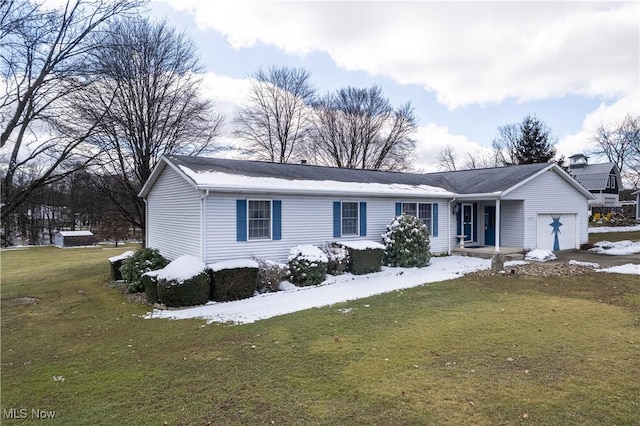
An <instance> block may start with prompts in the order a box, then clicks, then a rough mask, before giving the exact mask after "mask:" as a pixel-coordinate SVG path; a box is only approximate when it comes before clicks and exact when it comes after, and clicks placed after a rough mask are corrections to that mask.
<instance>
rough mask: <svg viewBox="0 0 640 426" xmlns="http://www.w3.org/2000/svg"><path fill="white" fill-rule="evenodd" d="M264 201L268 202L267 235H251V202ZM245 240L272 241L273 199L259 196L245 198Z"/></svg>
mask: <svg viewBox="0 0 640 426" xmlns="http://www.w3.org/2000/svg"><path fill="white" fill-rule="evenodd" d="M260 201H266V202H269V228H268V230H269V236H268V237H258V238H256V237H251V233H250V232H249V228H250V224H251V220H252V219H251V217H250V216H251V215H250V211H251V207H250V205H251V202H260ZM253 220H263V219H253ZM247 241H273V200H270V199H261V198H247Z"/></svg>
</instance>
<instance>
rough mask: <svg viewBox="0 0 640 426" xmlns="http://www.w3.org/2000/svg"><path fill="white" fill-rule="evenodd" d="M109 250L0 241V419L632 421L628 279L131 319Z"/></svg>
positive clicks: (421, 290)
mask: <svg viewBox="0 0 640 426" xmlns="http://www.w3.org/2000/svg"><path fill="white" fill-rule="evenodd" d="M627 238H629V237H627ZM600 239H605V238H600ZM124 250H126V248H122V249H56V248H52V247H46V248H33V249H28V250H22V251H5V252H2V254H1V256H2V259H1V261H2V270H1V272H2V391H1V392H2V410H3V412H2V416H3V418H2V421H1V422H2V424H29V423H31V422H33V423H37V422H40V420H37V419H32V414H33V412H32V410H34V409H35V410H45V411H55V412H56V413H55V419H54V420H50V421H49V422H47V424H64V425H86V424H163V423H166V424H169V425H175V424H197V425H203V424H212V425H214V424H215V425H221V424H223V425H224V424H239V425H240V424H342V425H348V424H354V425H360V424H384V425H386V424H388V425H402V424H416V425H418V424H420V425H422V424H456V425H458V424H473V425H497V424H545V425H572V424H573V425H582V424H590V425H594V424H601V425H612V424H619V425H623V424H624V425H634V424H635V425H637V424H640V398H638V395H640V381H639V380H638V377H640V280H639V279H638V276H632V275H615V274H602V273H592V274H588V275H581V276H575V277H557V278H544V279H543V278H526V279H525V278H518V277H511V276H500V277H483V276H478V275H469V276H466V277H464V278H461V279H458V280H455V281H449V282H443V283H437V284H432V285H429V286H424V287H417V288H414V289H411V290H405V291H402V292H394V293H389V294H386V295H380V296H374V297H370V298H367V299H361V300H357V301H354V302H349V303H343V304H339V305H335V306H331V307H326V308H321V309H311V310H308V311H304V312H299V313H295V314H291V315H286V316H281V317H276V318H272V319H269V320H264V321H260V322H258V323H255V324H248V325H239V326H228V325H216V324H213V325H205V323H204V322H203V321H200V320H182V321H168V320H145V319H143V318H141V316H143V315H144V314H145V313H146V312H147V311H148V308H147V307H146V306H143V305H139V304H133V303H128V302H126V298H125V297H124V296H123V295H122V294H121V293H120V292H119V291H118V290H116V289H113V288H111V287H109V285H108V283H107V281H108V272H109V271H108V262H107V260H106V259H107V258H108V257H111V256H115V255H116V254H119V253H120V252H122V251H124ZM398 279H401V277H399V278H398ZM27 298H35V299H38V300H34V299H27ZM34 302H37V304H31V303H34ZM11 409H16V411H13V412H14V413H17V415H20V414H21V413H22V412H21V411H20V410H23V409H24V410H25V411H24V412H25V413H27V419H25V420H11V419H8V418H7V417H9V416H10V413H11V412H10V410H11Z"/></svg>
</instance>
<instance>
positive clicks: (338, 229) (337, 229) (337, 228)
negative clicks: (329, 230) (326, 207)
mask: <svg viewBox="0 0 640 426" xmlns="http://www.w3.org/2000/svg"><path fill="white" fill-rule="evenodd" d="M341 236H342V205H341V204H340V201H334V202H333V238H340V237H341Z"/></svg>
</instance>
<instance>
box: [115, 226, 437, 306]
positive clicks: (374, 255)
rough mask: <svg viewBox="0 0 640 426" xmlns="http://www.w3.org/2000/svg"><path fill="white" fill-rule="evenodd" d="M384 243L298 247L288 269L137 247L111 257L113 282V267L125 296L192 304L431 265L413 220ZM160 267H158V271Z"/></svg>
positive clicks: (421, 230)
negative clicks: (169, 255) (286, 284)
mask: <svg viewBox="0 0 640 426" xmlns="http://www.w3.org/2000/svg"><path fill="white" fill-rule="evenodd" d="M382 241H383V243H384V245H382V244H379V243H376V242H373V241H338V242H334V243H328V244H325V245H323V246H320V247H316V246H311V245H302V246H296V247H294V248H292V249H291V250H290V252H289V263H288V265H283V264H279V263H276V262H272V261H269V260H265V259H253V260H244V261H230V262H220V263H216V264H212V265H209V266H206V265H204V264H203V263H202V262H201V261H200V260H199V259H196V258H194V257H192V256H182V257H180V258H178V259H176V260H175V261H174V262H171V263H169V262H168V261H167V260H166V259H165V258H164V257H162V256H161V255H160V253H159V252H158V251H157V250H155V249H147V248H145V249H140V250H138V251H137V252H135V253H132V252H129V253H125V255H122V256H119V257H117V258H111V259H110V260H111V265H112V278H113V279H114V280H115V279H116V277H118V275H117V273H116V271H118V267H117V265H118V264H119V262H121V263H122V266H121V267H120V268H119V271H121V274H122V278H124V279H125V280H126V281H127V283H128V285H127V290H128V291H129V292H136V291H145V293H146V295H147V300H148V302H149V303H157V302H161V303H164V304H165V305H167V306H191V305H199V304H204V303H206V302H207V301H208V300H214V301H218V302H224V301H230V300H239V299H244V298H248V297H251V296H253V295H254V294H255V293H256V292H260V293H263V292H270V291H277V290H279V285H280V283H281V282H282V281H283V280H284V279H288V280H289V281H290V282H291V283H293V284H295V285H301V286H306V285H318V284H320V283H322V282H323V281H324V280H325V278H326V275H327V274H331V275H340V274H342V273H344V272H350V273H352V274H354V275H362V274H369V273H373V272H378V271H380V270H381V267H382V265H383V264H385V265H389V266H398V267H422V266H427V265H428V264H429V261H430V257H431V254H430V250H429V234H428V232H427V229H426V227H425V225H424V224H423V223H422V222H421V221H420V220H419V219H417V218H415V217H413V216H409V215H401V216H398V217H397V218H395V219H394V221H393V222H392V223H391V224H389V225H388V226H387V229H386V231H385V233H384V234H383V235H382ZM161 268H162V269H161Z"/></svg>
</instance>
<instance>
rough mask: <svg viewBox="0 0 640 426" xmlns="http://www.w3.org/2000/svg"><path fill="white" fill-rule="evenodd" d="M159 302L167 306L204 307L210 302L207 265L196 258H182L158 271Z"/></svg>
mask: <svg viewBox="0 0 640 426" xmlns="http://www.w3.org/2000/svg"><path fill="white" fill-rule="evenodd" d="M156 278H157V280H158V300H159V301H160V303H164V304H165V305H167V306H172V307H179V306H193V305H202V304H205V303H207V302H208V301H209V292H210V286H211V279H210V277H209V272H208V269H207V265H205V264H204V263H202V261H201V260H200V259H198V258H197V257H194V256H189V255H184V256H180V257H179V258H177V259H176V260H174V261H173V262H171V263H170V264H168V265H167V266H165V267H164V268H163V269H162V270H160V271H158V273H157V275H156Z"/></svg>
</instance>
